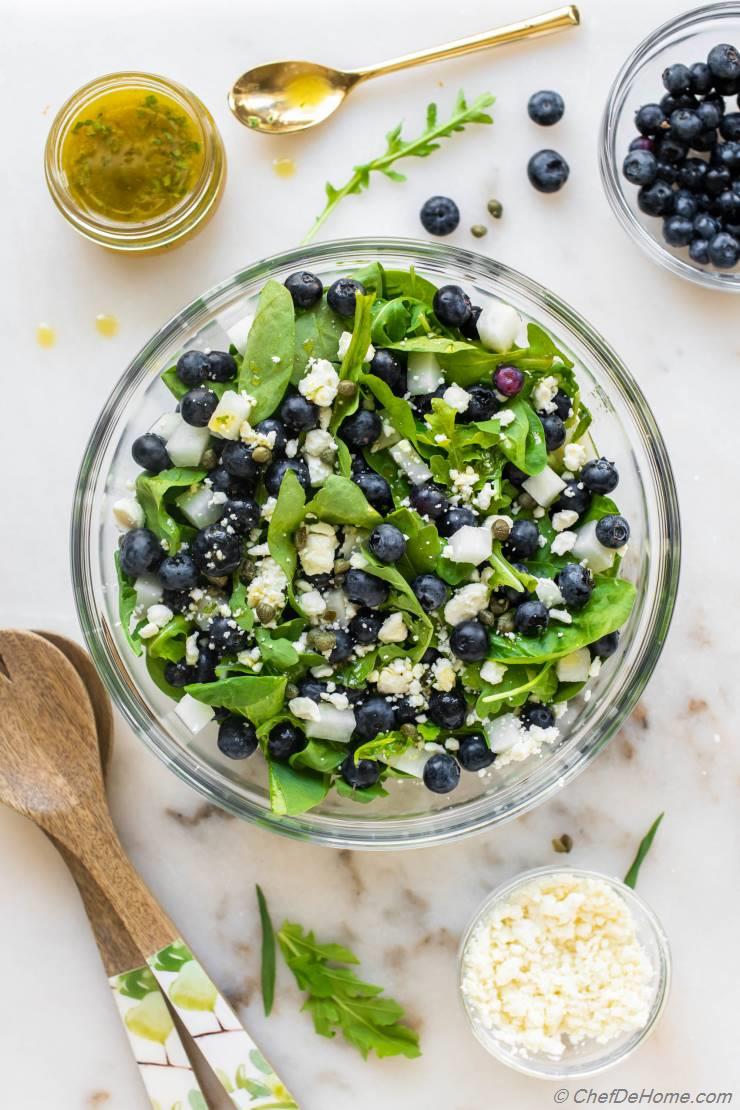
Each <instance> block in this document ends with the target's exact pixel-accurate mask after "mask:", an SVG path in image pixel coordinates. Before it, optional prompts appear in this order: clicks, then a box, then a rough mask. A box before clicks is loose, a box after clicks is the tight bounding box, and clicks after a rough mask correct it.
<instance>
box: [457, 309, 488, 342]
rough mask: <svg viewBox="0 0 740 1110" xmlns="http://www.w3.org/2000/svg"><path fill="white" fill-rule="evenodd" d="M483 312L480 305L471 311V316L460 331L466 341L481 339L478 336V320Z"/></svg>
mask: <svg viewBox="0 0 740 1110" xmlns="http://www.w3.org/2000/svg"><path fill="white" fill-rule="evenodd" d="M482 311H483V309H482V308H481V306H480V305H479V304H474V305H473V306H472V308H471V309H470V316H469V317H468V319H467V320H466V321H465V323H464V324H463V326H462V327H461V328H460V331H461V332H462V334H463V335H464V336H465V338H466V339H472V340H476V339H480V336H479V335H478V319H479V317H480V314H481V312H482Z"/></svg>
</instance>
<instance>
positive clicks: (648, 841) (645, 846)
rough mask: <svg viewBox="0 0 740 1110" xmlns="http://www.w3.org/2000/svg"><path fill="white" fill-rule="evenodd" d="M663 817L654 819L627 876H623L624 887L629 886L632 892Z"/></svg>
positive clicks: (660, 815) (661, 815)
mask: <svg viewBox="0 0 740 1110" xmlns="http://www.w3.org/2000/svg"><path fill="white" fill-rule="evenodd" d="M664 817H665V814H664V813H661V814H659V815H658V817H656V818H655V820H654V821H653V823H652V825H651V826H650V828H649V829H648V831H647V833H646V834H645V836H644V837H643V838H642V840H641V841H640V846H639V848H638V849H637V855H636V856H635V858H634V859H633V861H632V866H631V867H630V869H629V871H628V872H627V874H626V875H625V876H624V883H625V886H630V887H632V889H633V890H634V889H635V886H636V885H637V877H638V875H639V874H640V868H641V867H642V865H643V863H644V861H645V856H646V855H647V854H648V852H649V851H650V849H651V848H652V846H653V841H654V840H655V834H656V832H657V831H658V827H659V825H660V822H661V821H662V820H663V818H664Z"/></svg>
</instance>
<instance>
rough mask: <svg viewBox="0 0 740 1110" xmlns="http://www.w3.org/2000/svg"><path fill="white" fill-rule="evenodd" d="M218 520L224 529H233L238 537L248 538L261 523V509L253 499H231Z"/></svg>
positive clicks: (226, 503)
mask: <svg viewBox="0 0 740 1110" xmlns="http://www.w3.org/2000/svg"><path fill="white" fill-rule="evenodd" d="M218 519H219V521H220V523H221V524H223V526H224V528H233V529H234V531H235V532H236V533H238V535H240V536H246V535H247V533H248V532H251V530H252V529H253V528H255V527H256V526H257V524H258V523H259V519H260V507H259V505H258V504H257V502H256V501H253V500H252V499H251V497H244V498H236V497H229V498H228V499H227V500H226V501H224V505H223V512H222V513H221V516H220V517H219V518H218Z"/></svg>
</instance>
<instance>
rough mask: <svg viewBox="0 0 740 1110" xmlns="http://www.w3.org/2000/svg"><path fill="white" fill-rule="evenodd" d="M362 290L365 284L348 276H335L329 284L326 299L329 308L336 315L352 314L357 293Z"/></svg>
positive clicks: (363, 290)
mask: <svg viewBox="0 0 740 1110" xmlns="http://www.w3.org/2000/svg"><path fill="white" fill-rule="evenodd" d="M364 292H365V286H364V285H363V284H362V282H360V281H355V279H354V278H348V277H344V278H337V280H336V281H335V282H334V283H333V284H332V285H330V286H329V291H328V292H327V294H326V300H327V303H328V305H329V308H332V309H333V310H334V311H335V312H336V313H337V315H338V316H354V314H355V305H356V304H357V294H358V293H364Z"/></svg>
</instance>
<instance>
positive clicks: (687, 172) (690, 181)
mask: <svg viewBox="0 0 740 1110" xmlns="http://www.w3.org/2000/svg"><path fill="white" fill-rule="evenodd" d="M707 169H708V166H707V163H706V162H704V161H703V159H701V158H687V159H686V161H685V162H683V163H682V165H681V166H680V168H679V171H678V181H679V184H680V185H681V186H682V188H683V189H690V190H691V192H695V193H698V192H700V191H701V189H702V188H703V182H704V174H706V173H707Z"/></svg>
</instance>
